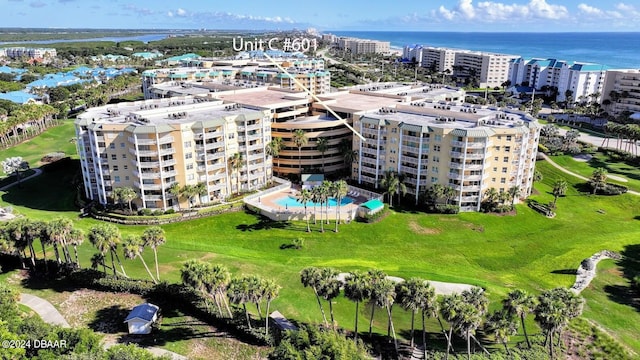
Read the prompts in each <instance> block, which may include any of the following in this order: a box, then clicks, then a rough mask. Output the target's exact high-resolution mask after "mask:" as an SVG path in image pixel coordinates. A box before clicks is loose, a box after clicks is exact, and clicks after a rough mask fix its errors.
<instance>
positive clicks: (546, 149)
mask: <svg viewBox="0 0 640 360" xmlns="http://www.w3.org/2000/svg"><path fill="white" fill-rule="evenodd" d="M538 151H539V152H543V153H545V154H548V153H549V148H548V147H546V146H544V145H542V144H538Z"/></svg>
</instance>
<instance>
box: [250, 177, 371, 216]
mask: <svg viewBox="0 0 640 360" xmlns="http://www.w3.org/2000/svg"><path fill="white" fill-rule="evenodd" d="M353 191H357V190H354V189H351V188H350V193H351V194H350V195H347V196H348V197H350V198H352V199H353V202H352V203H350V204H345V205H341V206H340V219H341V220H342V221H343V222H347V223H348V222H350V221H351V220H353V219H354V218H355V216H356V214H357V210H358V207H359V206H360V204H362V203H364V202H366V201H368V200H370V199H369V198H368V197H367V196H365V195H364V191H357V192H358V194H359V195H358V196H353ZM299 193H300V188H299V187H298V186H295V185H293V186H292V187H291V188H287V189H283V190H279V191H275V192H271V193H265V194H262V195H260V196H258V197H254V198H253V199H251V200H250V201H247V204H249V205H252V206H255V207H257V208H259V209H260V213H261V214H262V215H265V216H267V217H269V218H271V219H272V220H280V221H290V220H296V221H304V220H307V218H308V219H309V220H313V219H314V216H317V217H320V216H322V217H323V218H325V219H327V218H328V219H329V220H335V219H336V210H337V209H336V206H329V209H328V210H326V208H324V209H321V208H320V207H319V206H317V207H315V211H314V207H313V206H307V214H306V216H305V211H304V206H295V207H294V206H288V207H287V206H282V205H279V204H278V203H277V202H276V201H277V200H278V199H281V198H282V197H284V196H298V194H299ZM376 195H377V194H376Z"/></svg>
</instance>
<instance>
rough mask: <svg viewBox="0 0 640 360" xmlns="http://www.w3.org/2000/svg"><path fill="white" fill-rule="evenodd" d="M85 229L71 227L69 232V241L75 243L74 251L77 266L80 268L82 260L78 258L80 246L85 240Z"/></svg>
mask: <svg viewBox="0 0 640 360" xmlns="http://www.w3.org/2000/svg"><path fill="white" fill-rule="evenodd" d="M84 237H85V235H84V231H82V230H81V229H71V232H70V233H69V243H70V244H71V245H73V252H74V254H75V258H76V266H77V267H78V268H80V260H78V246H80V245H82V243H83V242H84Z"/></svg>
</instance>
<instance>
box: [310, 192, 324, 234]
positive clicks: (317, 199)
mask: <svg viewBox="0 0 640 360" xmlns="http://www.w3.org/2000/svg"><path fill="white" fill-rule="evenodd" d="M321 190H322V189H321V188H320V186H314V187H313V188H312V189H311V201H313V224H314V225H316V224H317V223H318V222H317V217H318V213H317V211H316V205H317V204H318V203H320V201H321V196H320V191H321ZM321 206H322V205H321ZM320 217H322V207H320ZM320 222H322V220H321V221H320ZM321 225H322V224H321Z"/></svg>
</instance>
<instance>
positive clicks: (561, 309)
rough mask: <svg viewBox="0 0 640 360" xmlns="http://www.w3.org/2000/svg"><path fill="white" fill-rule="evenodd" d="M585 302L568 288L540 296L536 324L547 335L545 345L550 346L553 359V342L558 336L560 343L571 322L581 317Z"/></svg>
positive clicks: (553, 290) (549, 291)
mask: <svg viewBox="0 0 640 360" xmlns="http://www.w3.org/2000/svg"><path fill="white" fill-rule="evenodd" d="M583 306H584V300H583V299H582V298H581V297H580V296H579V295H576V294H574V293H573V292H571V291H570V290H569V289H567V288H555V289H552V290H547V291H545V292H543V293H542V294H540V296H538V305H537V306H536V308H535V311H534V312H535V315H536V322H538V324H539V325H540V327H541V328H542V330H543V332H544V333H545V345H546V344H549V356H550V357H551V358H552V359H553V348H554V345H553V340H554V336H555V335H558V342H560V339H561V335H562V329H564V327H566V326H567V324H568V323H569V321H570V320H571V319H573V318H575V317H578V316H580V314H581V313H582V308H583Z"/></svg>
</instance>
